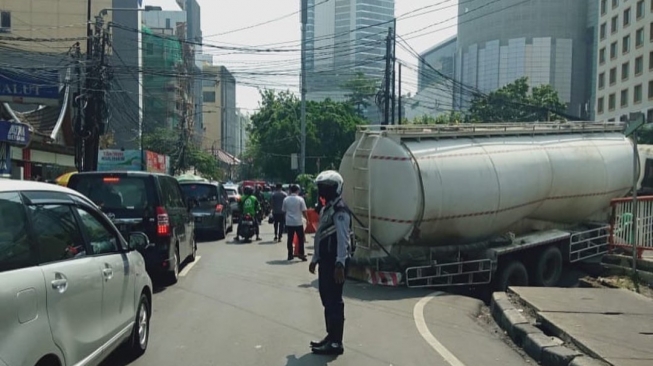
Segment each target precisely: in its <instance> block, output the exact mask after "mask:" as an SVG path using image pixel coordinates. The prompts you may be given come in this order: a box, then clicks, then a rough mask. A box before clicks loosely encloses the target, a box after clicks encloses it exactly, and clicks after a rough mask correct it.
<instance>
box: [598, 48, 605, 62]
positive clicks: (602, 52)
mask: <svg viewBox="0 0 653 366" xmlns="http://www.w3.org/2000/svg"><path fill="white" fill-rule="evenodd" d="M599 63H600V64H604V63H605V47H603V48H601V49H600V50H599Z"/></svg>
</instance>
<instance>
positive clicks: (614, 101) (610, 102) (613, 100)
mask: <svg viewBox="0 0 653 366" xmlns="http://www.w3.org/2000/svg"><path fill="white" fill-rule="evenodd" d="M616 106H617V98H616V97H615V95H614V93H613V94H610V96H608V110H610V111H612V110H614V108H615V107H616Z"/></svg>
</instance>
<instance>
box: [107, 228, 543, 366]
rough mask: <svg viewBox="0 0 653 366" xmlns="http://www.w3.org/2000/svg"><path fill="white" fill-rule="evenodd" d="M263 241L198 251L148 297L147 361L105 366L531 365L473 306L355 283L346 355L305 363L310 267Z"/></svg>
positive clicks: (310, 320)
mask: <svg viewBox="0 0 653 366" xmlns="http://www.w3.org/2000/svg"><path fill="white" fill-rule="evenodd" d="M261 233H262V237H263V241H261V242H253V243H249V244H238V243H234V241H233V235H229V236H228V237H227V239H225V240H221V241H215V242H204V243H200V244H199V249H198V255H199V256H200V258H199V259H198V261H196V262H195V263H194V264H193V266H192V268H187V269H184V270H183V271H182V274H183V275H184V276H183V277H181V278H180V280H179V283H177V284H176V285H174V286H171V287H168V288H165V289H162V290H160V291H158V292H157V293H156V294H155V295H154V299H153V307H154V312H153V316H152V323H151V338H150V343H149V348H148V350H147V353H146V354H145V355H144V356H142V357H141V358H139V359H137V360H135V361H132V362H129V361H127V360H125V359H122V357H121V355H120V354H118V353H116V354H114V355H112V356H111V357H110V358H109V359H108V360H106V362H105V363H104V364H103V366H123V365H128V364H129V365H134V366H164V365H186V366H201V365H206V366H216V365H219V366H222V365H226V366H230V365H234V366H247V365H266V366H275V365H286V366H302V365H327V364H329V365H334V366H337V365H357V366H367V365H369V366H372V365H374V366H376V365H394V366H400V365H405V366H422V365H424V366H426V365H428V366H433V365H436V366H438V365H442V366H448V365H451V366H463V365H464V366H476V365H484V366H518V365H519V366H521V365H527V364H531V365H532V364H533V361H529V360H528V359H526V358H524V357H523V356H522V355H520V354H519V353H518V351H516V350H514V349H513V348H512V347H511V346H509V345H508V344H506V343H504V342H503V340H502V339H500V338H499V336H497V335H496V334H500V333H497V332H496V331H495V330H494V328H493V327H492V325H491V324H490V325H487V324H485V323H491V322H489V321H487V316H486V315H484V314H480V315H479V309H481V305H482V303H481V302H480V301H478V300H475V299H472V298H468V297H463V296H454V295H447V294H445V293H435V294H432V291H421V290H411V289H407V288H387V287H374V286H371V285H368V284H365V283H359V282H353V281H350V282H348V283H347V284H346V286H345V296H346V297H345V304H346V305H345V311H346V318H347V320H346V323H345V354H344V355H342V356H339V357H338V358H334V357H326V356H315V355H312V354H311V353H310V349H309V346H308V342H309V341H310V340H312V339H321V338H322V337H323V336H324V320H323V311H322V306H321V303H320V299H319V294H318V291H317V278H316V276H315V275H312V274H310V273H309V272H308V269H307V268H308V265H307V263H305V262H301V261H298V260H295V261H292V262H289V261H287V260H285V257H286V250H285V244H284V243H273V242H272V240H271V239H272V236H273V234H272V231H271V225H269V224H267V223H264V224H263V226H262V229H261ZM307 251H308V252H309V253H310V252H311V251H312V245H309V246H308V247H307ZM429 295H432V296H429Z"/></svg>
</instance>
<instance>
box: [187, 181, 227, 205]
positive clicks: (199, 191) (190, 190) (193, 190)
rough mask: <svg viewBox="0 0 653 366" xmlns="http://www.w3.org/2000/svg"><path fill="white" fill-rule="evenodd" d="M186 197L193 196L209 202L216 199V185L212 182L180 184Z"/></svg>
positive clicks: (200, 200)
mask: <svg viewBox="0 0 653 366" xmlns="http://www.w3.org/2000/svg"><path fill="white" fill-rule="evenodd" d="M181 190H182V191H184V196H185V197H186V198H194V199H196V200H198V201H199V202H209V201H215V200H217V199H218V187H216V186H215V185H213V184H182V185H181Z"/></svg>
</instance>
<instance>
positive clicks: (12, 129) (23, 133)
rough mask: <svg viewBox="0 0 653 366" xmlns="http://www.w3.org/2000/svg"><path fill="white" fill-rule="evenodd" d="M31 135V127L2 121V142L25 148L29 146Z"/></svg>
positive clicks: (0, 123)
mask: <svg viewBox="0 0 653 366" xmlns="http://www.w3.org/2000/svg"><path fill="white" fill-rule="evenodd" d="M30 138H31V134H30V131H29V126H28V125H26V124H23V123H14V122H9V121H0V142H4V143H6V144H9V145H14V146H20V147H25V146H27V144H29V141H30Z"/></svg>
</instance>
